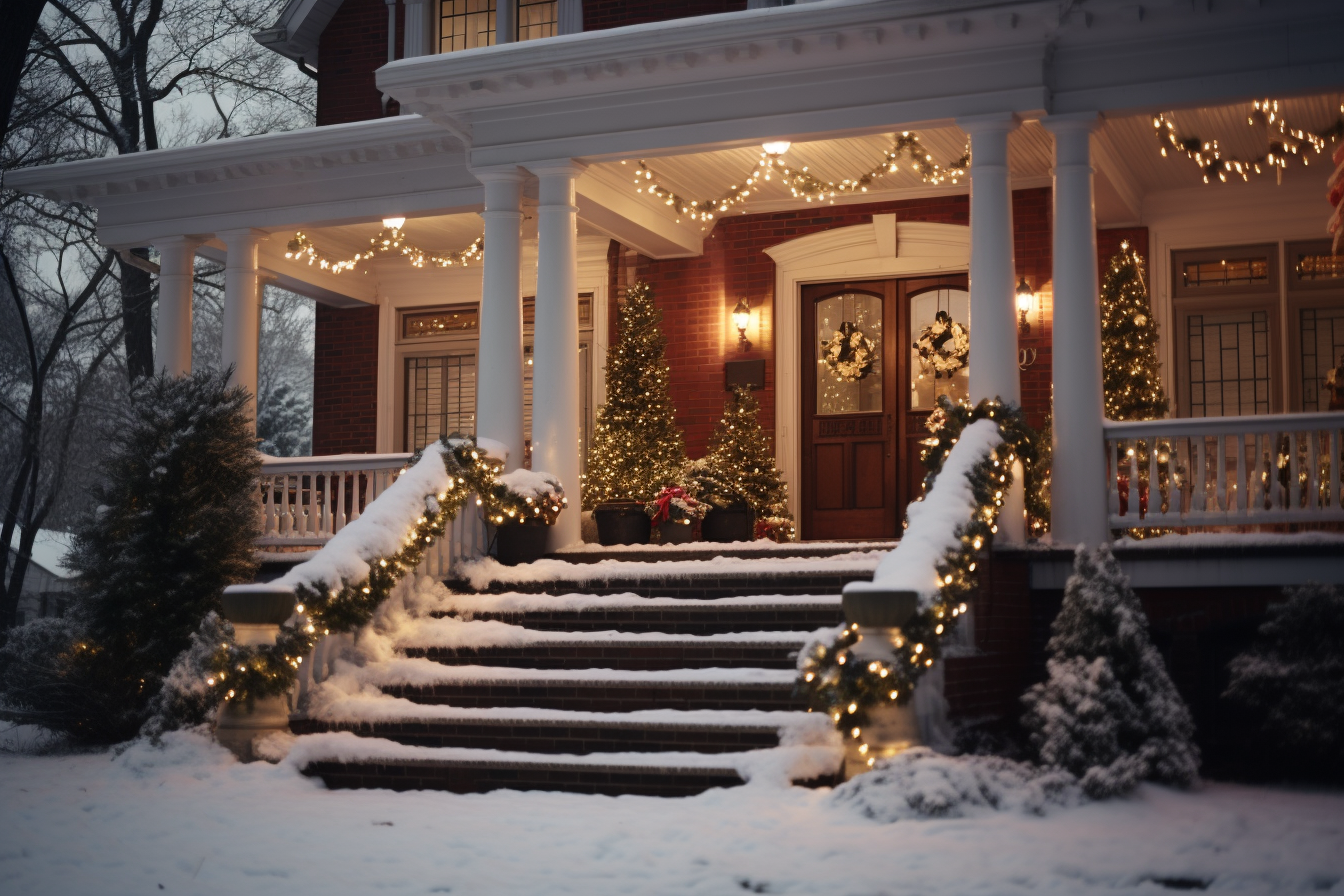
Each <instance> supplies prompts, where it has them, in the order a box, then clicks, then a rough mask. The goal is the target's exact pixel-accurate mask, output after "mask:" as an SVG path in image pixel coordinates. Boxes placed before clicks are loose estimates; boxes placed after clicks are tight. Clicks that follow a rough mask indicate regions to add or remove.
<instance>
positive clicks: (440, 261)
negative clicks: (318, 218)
mask: <svg viewBox="0 0 1344 896" xmlns="http://www.w3.org/2000/svg"><path fill="white" fill-rule="evenodd" d="M484 253H485V237H483V236H478V237H477V238H476V240H475V241H474V242H473V243H472V244H471V245H470V246H468V247H467V248H465V249H463V250H462V251H461V252H426V251H425V250H424V249H421V248H420V247H418V246H414V245H412V244H410V243H408V242H406V237H405V234H403V233H402V230H401V227H400V226H385V227H383V229H382V230H380V231H378V234H377V235H376V236H374V237H371V238H370V239H369V248H368V249H365V250H364V251H363V252H356V253H355V254H354V256H353V257H351V258H339V257H337V256H335V255H333V254H331V253H330V252H327V251H325V250H324V249H320V248H318V246H317V245H315V244H314V243H313V241H312V240H311V239H309V238H308V235H307V234H305V233H304V232H303V231H299V232H297V233H295V234H294V239H292V240H290V241H289V245H288V246H286V247H285V257H286V258H290V259H294V260H295V261H299V262H306V263H307V264H308V265H309V266H310V267H311V266H312V265H314V264H315V265H317V266H318V267H320V268H321V269H322V270H324V271H331V273H333V274H340V273H344V272H345V271H352V270H354V269H355V268H357V267H358V266H359V265H360V263H361V262H364V261H368V260H369V259H370V258H373V257H375V256H377V255H387V254H394V255H400V256H402V257H403V258H405V259H406V260H407V261H409V262H410V263H411V266H412V267H417V268H423V267H425V266H426V265H434V266H435V267H440V268H450V267H453V266H454V265H459V264H460V265H464V266H465V265H466V264H467V262H469V261H477V260H479V259H480V258H482V257H484Z"/></svg>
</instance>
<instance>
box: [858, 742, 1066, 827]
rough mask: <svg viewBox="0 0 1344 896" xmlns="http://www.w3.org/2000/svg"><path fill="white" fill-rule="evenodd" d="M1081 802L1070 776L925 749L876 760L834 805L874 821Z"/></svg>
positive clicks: (1038, 810) (1036, 811)
mask: <svg viewBox="0 0 1344 896" xmlns="http://www.w3.org/2000/svg"><path fill="white" fill-rule="evenodd" d="M1080 799H1081V795H1080V794H1079V792H1078V785H1077V782H1076V780H1075V779H1074V778H1073V776H1072V775H1070V774H1068V773H1067V772H1063V771H1060V770H1057V769H1040V768H1037V767H1035V766H1032V765H1029V764H1025V763H1021V762H1014V761H1013V760H1011V759H1004V758H1002V757H1000V756H962V757H952V756H943V755H941V754H939V753H935V752H934V751H933V750H930V749H928V748H927V747H916V748H915V749H912V750H906V751H905V752H903V753H899V754H897V755H896V756H893V757H892V758H890V759H884V760H881V761H879V762H878V763H877V764H876V765H875V766H874V767H873V770H872V771H871V772H868V773H867V774H863V775H859V776H858V777H856V778H852V779H851V780H849V781H846V782H845V783H844V784H841V785H840V786H839V787H837V788H836V789H835V792H834V793H833V794H832V795H831V800H832V802H834V803H836V804H838V805H845V806H850V807H852V808H854V809H855V810H857V811H858V812H860V813H861V814H863V815H864V816H866V817H867V818H871V819H873V820H874V821H880V822H886V823H890V822H893V821H900V820H903V819H912V818H964V817H966V816H969V815H977V814H984V813H987V812H993V811H1007V812H1019V813H1026V814H1031V815H1044V814H1045V813H1046V811H1047V810H1048V809H1049V808H1050V807H1051V806H1058V807H1064V806H1073V805H1076V804H1077V803H1078V802H1079V801H1080Z"/></svg>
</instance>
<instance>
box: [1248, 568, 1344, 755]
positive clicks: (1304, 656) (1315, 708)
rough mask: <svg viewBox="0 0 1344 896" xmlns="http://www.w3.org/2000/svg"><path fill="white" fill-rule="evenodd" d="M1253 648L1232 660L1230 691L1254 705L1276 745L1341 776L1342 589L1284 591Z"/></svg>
mask: <svg viewBox="0 0 1344 896" xmlns="http://www.w3.org/2000/svg"><path fill="white" fill-rule="evenodd" d="M1284 594H1285V596H1286V597H1287V601H1285V602H1284V603H1281V604H1274V605H1272V606H1270V608H1269V611H1268V617H1269V618H1268V620H1267V621H1266V622H1265V623H1264V624H1263V625H1262V626H1260V631H1259V636H1258V637H1257V638H1256V641H1255V643H1254V644H1253V645H1252V646H1251V648H1250V649H1249V650H1247V651H1246V652H1245V653H1243V654H1241V655H1240V656H1238V657H1237V658H1236V659H1234V660H1233V661H1232V664H1231V666H1230V669H1231V672H1232V679H1231V682H1230V683H1229V685H1228V688H1227V692H1226V696H1228V697H1230V698H1232V699H1233V700H1235V701H1236V702H1238V703H1240V704H1242V705H1243V706H1245V707H1246V708H1247V709H1249V710H1250V712H1251V714H1252V716H1253V717H1254V720H1255V721H1257V722H1258V723H1259V732H1258V733H1259V734H1260V735H1261V736H1262V737H1263V738H1264V740H1265V742H1266V743H1267V744H1268V745H1270V746H1271V747H1273V748H1275V749H1278V750H1281V751H1283V752H1284V753H1285V754H1286V755H1287V756H1291V757H1292V758H1294V759H1295V760H1297V762H1296V763H1292V764H1301V763H1306V764H1307V765H1308V766H1309V767H1310V770H1311V773H1312V774H1316V773H1319V772H1322V771H1323V772H1325V773H1327V774H1330V775H1331V777H1338V776H1339V775H1340V772H1339V770H1338V759H1339V756H1340V755H1341V754H1342V753H1344V592H1342V591H1341V589H1339V588H1336V587H1333V586H1329V585H1317V584H1310V585H1305V586H1303V587H1301V588H1291V589H1287V590H1286V591H1285V592H1284Z"/></svg>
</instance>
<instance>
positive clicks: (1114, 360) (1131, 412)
mask: <svg viewBox="0 0 1344 896" xmlns="http://www.w3.org/2000/svg"><path fill="white" fill-rule="evenodd" d="M1101 369H1102V384H1103V386H1104V388H1105V390H1106V416H1107V418H1109V419H1111V420H1156V419H1158V418H1159V417H1163V416H1165V415H1166V413H1167V407H1168V404H1167V396H1166V393H1165V392H1164V391H1163V389H1162V377H1161V375H1160V374H1159V373H1158V365H1157V321H1155V320H1153V309H1152V306H1151V305H1150V303H1149V300H1148V286H1147V284H1146V283H1145V282H1144V278H1143V259H1142V258H1140V257H1139V253H1138V252H1135V251H1133V250H1132V249H1130V248H1129V242H1128V241H1126V242H1123V243H1121V244H1120V251H1119V252H1117V253H1116V254H1115V256H1114V257H1113V258H1112V259H1111V262H1110V265H1109V266H1108V268H1107V271H1106V277H1105V279H1104V280H1103V282H1102V284H1101Z"/></svg>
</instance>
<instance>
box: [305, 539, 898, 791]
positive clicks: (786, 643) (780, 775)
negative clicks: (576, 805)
mask: <svg viewBox="0 0 1344 896" xmlns="http://www.w3.org/2000/svg"><path fill="white" fill-rule="evenodd" d="M763 553H767V554H768V553H769V552H763ZM880 556H881V555H880V554H878V553H875V552H857V553H855V552H848V553H846V554H842V555H840V556H837V557H824V558H820V559H818V558H815V557H813V558H808V557H790V556H785V557H779V558H773V557H762V558H761V559H755V558H750V559H744V558H722V557H721V558H716V559H713V560H669V561H664V562H657V563H651V562H643V561H623V560H611V559H604V560H601V561H599V562H597V563H591V564H583V565H579V564H570V563H565V562H563V561H559V560H554V559H548V560H544V561H541V562H540V563H538V564H532V565H531V568H529V567H517V568H512V569H510V568H506V567H498V565H497V564H494V563H493V562H492V561H477V562H476V563H474V564H472V566H473V567H474V568H473V569H469V570H468V571H467V572H468V575H467V576H466V577H465V579H464V581H462V582H459V583H455V584H457V585H458V587H459V589H461V588H465V587H470V586H471V585H475V586H477V587H476V588H475V591H476V593H466V594H452V593H449V592H447V591H446V590H445V589H443V588H442V587H441V586H438V585H431V586H429V587H430V591H426V589H425V583H422V585H421V587H419V588H418V589H417V594H416V596H415V597H414V599H412V600H410V605H409V610H410V612H409V613H406V612H404V611H403V613H402V616H401V617H400V618H398V619H394V618H393V616H394V615H395V614H393V616H388V619H387V620H386V621H385V625H384V629H385V633H384V634H383V635H382V636H380V637H381V638H382V641H381V642H380V643H381V646H377V647H375V649H373V650H372V651H371V652H370V655H371V656H374V657H376V659H375V660H373V661H370V662H367V663H366V664H364V665H362V666H354V665H348V664H347V665H343V666H342V667H341V669H340V672H339V674H338V675H336V676H334V677H333V679H331V680H330V681H329V682H327V684H326V685H324V686H323V688H322V689H320V691H319V693H318V698H319V699H317V700H316V701H315V704H314V707H313V708H312V710H311V711H310V717H309V718H308V719H306V720H304V721H301V722H296V723H295V725H294V729H295V732H296V733H301V734H304V735H305V736H303V737H300V738H299V740H298V743H299V744H305V745H306V746H305V747H304V748H305V749H306V750H308V751H309V752H307V753H304V754H302V758H303V760H304V763H303V766H302V767H304V768H305V770H306V771H307V772H308V773H309V774H317V775H320V776H321V777H322V778H323V779H324V780H325V781H326V782H327V783H328V785H329V786H333V787H391V788H394V789H416V788H434V789H448V790H455V791H460V792H475V791H479V790H489V789H493V788H498V787H509V788H515V789H560V790H571V791H577V792H586V793H645V794H659V795H675V794H690V793H697V792H699V791H702V790H704V789H706V788H709V787H721V786H731V785H735V784H741V783H743V782H744V781H748V780H752V779H754V778H761V777H762V774H761V770H762V769H765V768H769V769H770V770H771V771H770V772H769V774H767V775H765V776H764V777H765V778H770V779H777V780H781V781H785V780H791V781H794V782H799V783H802V782H808V783H833V782H834V780H835V778H834V776H835V774H836V773H837V772H838V770H839V767H840V762H841V748H840V743H839V739H838V737H837V736H836V735H835V733H834V731H833V730H832V729H831V727H830V725H829V724H828V720H826V719H824V718H822V717H820V716H817V715H815V714H811V715H809V714H808V713H807V712H806V711H805V710H806V707H805V705H804V704H803V703H802V702H801V701H800V700H799V699H798V698H797V697H796V696H795V695H794V676H795V671H794V668H793V667H794V659H793V658H794V656H795V655H796V652H797V650H798V649H799V648H800V647H801V645H802V644H803V643H804V642H805V640H806V639H807V638H808V637H809V636H810V634H811V632H812V631H813V630H815V629H816V628H818V627H819V626H827V625H835V624H837V623H838V622H839V621H840V618H841V614H840V607H839V603H840V598H839V593H838V592H839V588H840V586H841V585H842V584H843V582H844V581H848V580H853V579H855V578H867V577H869V576H871V574H872V569H873V568H874V567H875V566H876V563H877V561H878V559H879V558H880ZM500 579H503V580H505V581H500ZM819 582H821V583H823V585H824V587H822V588H818V587H817V585H818V583H819ZM632 583H633V584H634V585H635V586H636V587H619V586H622V585H624V586H629V585H630V584H632ZM492 590H494V591H499V592H502V593H499V594H490V593H482V592H490V591H492ZM431 592H432V593H431ZM669 592H670V593H669ZM762 592H769V593H768V594H762ZM695 598H698V599H695ZM599 620H612V621H615V622H617V623H622V622H628V623H630V624H629V625H628V626H627V625H623V624H616V625H606V626H605V627H603V626H601V625H599V624H598V621H599ZM664 621H666V622H669V623H671V626H669V627H672V628H675V630H674V631H667V630H665V628H666V627H664V626H661V625H660V623H662V622H664ZM799 622H802V623H803V624H801V625H800V624H798V623H799ZM534 623H536V624H535V625H534ZM565 623H574V625H573V627H572V628H566V627H564V625H565ZM369 637H372V636H369ZM334 738H340V739H334Z"/></svg>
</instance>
